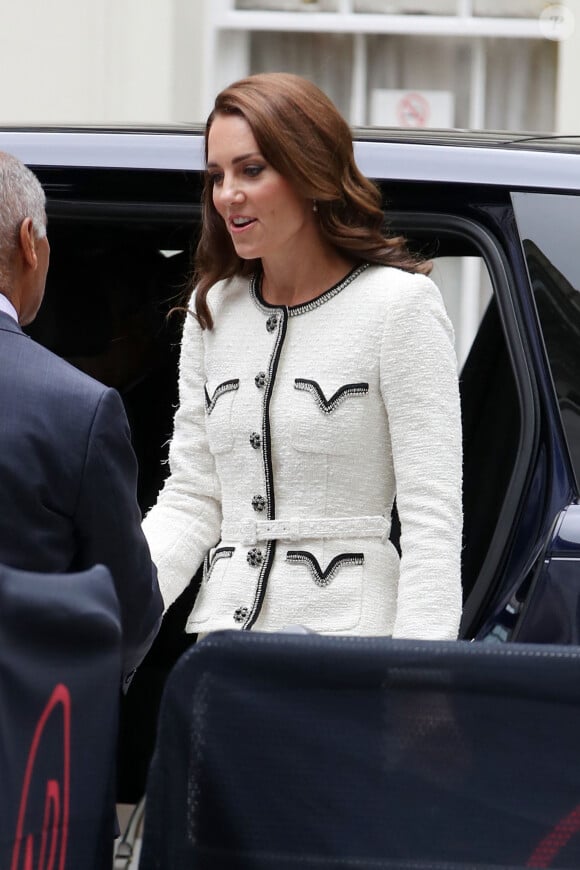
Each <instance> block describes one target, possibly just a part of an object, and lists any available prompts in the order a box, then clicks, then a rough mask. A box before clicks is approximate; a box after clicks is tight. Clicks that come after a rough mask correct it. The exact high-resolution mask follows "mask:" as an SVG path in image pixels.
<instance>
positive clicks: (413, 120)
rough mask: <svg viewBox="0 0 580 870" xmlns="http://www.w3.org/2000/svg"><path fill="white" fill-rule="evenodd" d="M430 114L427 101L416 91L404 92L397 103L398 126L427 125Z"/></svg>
mask: <svg viewBox="0 0 580 870" xmlns="http://www.w3.org/2000/svg"><path fill="white" fill-rule="evenodd" d="M430 114H431V111H430V107H429V101H428V100H427V99H426V98H425V97H424V96H423V95H422V94H419V93H417V92H416V91H415V92H412V93H410V94H405V96H404V97H401V99H400V100H399V103H398V105H397V121H398V124H399V126H400V127H427V126H428V124H429V115H430Z"/></svg>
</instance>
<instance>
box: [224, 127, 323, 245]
mask: <svg viewBox="0 0 580 870" xmlns="http://www.w3.org/2000/svg"><path fill="white" fill-rule="evenodd" d="M207 170H208V173H209V176H210V178H211V180H212V189H213V203H214V206H215V208H216V210H217V212H218V214H219V215H220V216H221V217H222V218H223V220H224V222H225V225H226V227H227V229H228V232H229V234H230V236H231V239H232V242H233V244H234V247H235V249H236V253H237V254H238V256H240V257H242V258H243V259H245V260H252V259H257V258H261V259H262V260H268V259H272V258H273V259H276V258H287V257H292V256H298V253H297V252H298V251H299V250H300V249H301V247H302V249H303V244H304V242H305V240H306V237H307V236H310V235H312V234H317V232H318V231H317V228H316V225H315V222H314V220H313V213H312V203H311V202H310V201H309V200H306V199H304V197H302V196H300V195H299V194H297V193H296V191H295V190H294V188H293V187H292V185H291V184H290V183H289V182H288V181H287V180H286V179H285V178H284V177H283V176H282V175H280V173H279V172H277V171H276V170H275V169H273V168H272V166H270V164H269V163H268V162H267V161H266V160H265V159H264V157H263V156H262V154H261V153H260V150H259V148H258V145H257V143H256V140H255V138H254V134H253V133H252V130H251V128H250V125H249V124H248V122H247V121H246V120H245V118H242V117H241V116H240V115H219V114H218V115H217V116H216V117H215V119H214V121H213V123H212V125H211V128H210V131H209V136H208V162H207Z"/></svg>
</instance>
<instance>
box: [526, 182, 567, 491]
mask: <svg viewBox="0 0 580 870" xmlns="http://www.w3.org/2000/svg"><path fill="white" fill-rule="evenodd" d="M512 199H513V204H514V211H515V215H516V221H517V225H518V229H519V233H520V237H521V239H522V248H523V252H524V255H525V258H526V263H527V267H528V271H529V275H530V280H531V284H532V288H533V292H534V298H535V302H536V307H537V311H538V316H539V319H540V324H541V327H542V335H543V338H544V343H545V348H546V354H547V358H548V362H549V365H550V370H551V374H552V378H553V380H554V386H555V389H556V395H557V397H558V403H559V406H560V412H561V415H562V423H563V426H564V431H565V434H566V437H567V440H568V448H569V451H570V458H571V460H572V464H573V467H574V471H575V474H576V479H577V480H579V479H580V292H579V291H580V259H579V257H578V243H579V237H580V197H579V196H567V195H561V194H535V193H515V194H513V197H512Z"/></svg>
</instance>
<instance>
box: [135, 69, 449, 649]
mask: <svg viewBox="0 0 580 870" xmlns="http://www.w3.org/2000/svg"><path fill="white" fill-rule="evenodd" d="M205 142H206V161H207V179H206V187H205V192H204V202H203V227H202V234H201V239H200V242H199V246H198V250H197V256H196V268H195V275H194V282H193V284H194V290H193V292H192V295H191V299H190V303H189V314H188V315H187V316H186V319H185V324H184V330H183V338H182V346H181V359H180V371H179V391H180V400H179V408H178V410H177V412H176V415H175V424H174V434H173V438H172V442H171V448H170V458H169V461H170V469H171V474H170V476H169V478H168V479H167V481H166V483H165V486H164V488H163V490H162V492H161V494H160V496H159V499H158V502H157V504H156V506H155V507H154V508H153V509H152V510H151V511H150V513H149V514H148V516H147V517H146V519H145V521H144V528H145V532H146V535H147V538H148V540H149V544H150V547H151V551H152V555H153V559H154V561H155V562H156V564H157V568H158V572H159V579H160V585H161V588H162V592H163V596H164V600H165V605H166V607H167V606H168V605H169V604H171V602H172V601H174V600H175V599H176V598H177V596H178V595H179V594H180V593H181V591H182V590H183V589H184V588H185V587H186V586H187V584H188V583H189V581H190V579H191V577H192V576H193V574H194V573H195V572H196V571H197V570H198V568H199V567H200V565H201V564H202V563H203V565H204V569H203V579H202V582H201V586H200V589H199V592H198V594H197V598H196V601H195V605H194V607H193V610H192V612H191V615H190V616H189V619H188V622H187V627H186V631H188V632H193V633H199V632H201V633H205V632H208V631H214V630H217V629H224V628H239V629H243V630H248V629H256V630H266V631H275V630H279V629H282V628H284V627H285V626H288V625H296V624H299V625H303V626H306V627H308V628H310V629H311V630H314V631H316V632H320V633H327V634H364V635H373V634H377V635H393V636H396V637H413V638H426V639H445V638H454V637H456V636H457V631H458V626H459V618H460V613H461V583H460V547H461V525H462V509H461V430H460V411H459V398H458V385H457V369H456V360H455V355H454V351H453V334H452V328H451V325H450V323H449V320H448V318H447V315H446V313H445V309H444V306H443V302H442V300H441V296H440V293H439V291H438V289H437V288H436V287H435V285H434V284H433V282H432V281H431V280H430V279H429V278H427V277H426V273H427V272H428V266H427V265H426V264H424V263H421V262H420V261H418V260H416V259H415V258H413V257H412V256H411V254H410V253H409V252H408V251H407V249H406V247H405V244H404V241H403V239H401V238H389V237H387V236H386V235H385V234H384V232H383V229H382V226H383V212H382V210H381V206H380V195H379V192H378V190H377V189H376V188H375V186H374V185H373V184H372V183H371V182H370V181H369V180H368V179H366V178H365V177H364V176H362V174H361V173H360V171H359V170H358V168H357V167H356V165H355V162H354V156H353V146H352V138H351V134H350V130H349V128H348V125H347V124H346V122H345V120H344V119H343V118H342V117H341V115H340V114H339V112H338V111H337V110H336V108H335V107H334V105H333V104H332V103H331V101H330V100H329V99H328V98H327V97H326V96H325V95H324V94H323V93H322V92H321V91H320V90H319V89H318V88H317V87H316V86H315V85H313V84H311V83H310V82H308V81H307V80H305V79H302V78H299V77H297V76H294V75H289V74H282V73H273V74H262V75H256V76H250V77H249V78H246V79H243V80H241V81H238V82H236V83H234V84H232V85H231V86H230V87H228V88H226V89H225V90H224V91H222V92H221V93H220V94H219V95H218V97H217V98H216V101H215V106H214V109H213V111H212V113H211V114H210V116H209V119H208V122H207V127H206V136H205ZM395 496H396V498H397V507H398V512H399V516H400V521H401V529H402V534H401V542H400V543H401V550H402V554H401V557H399V554H398V553H397V551H396V550H395V548H394V547H393V545H392V544H391V542H390V540H389V533H390V517H391V510H392V507H393V502H394V499H395Z"/></svg>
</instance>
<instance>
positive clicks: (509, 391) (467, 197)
mask: <svg viewBox="0 0 580 870" xmlns="http://www.w3.org/2000/svg"><path fill="white" fill-rule="evenodd" d="M355 144H356V155H357V161H358V163H359V166H360V167H361V169H362V171H363V172H364V173H365V174H366V175H368V176H369V177H371V178H373V179H375V180H376V182H377V183H378V184H379V185H380V187H381V190H382V192H383V196H384V201H385V214H386V219H387V222H388V225H389V227H390V229H391V230H392V231H393V232H396V233H399V232H400V233H403V234H404V235H405V236H407V237H408V239H409V241H410V244H411V246H412V247H413V248H414V249H417V250H419V251H420V252H421V253H422V254H424V255H425V256H428V257H431V258H433V259H434V262H435V263H437V262H439V261H440V259H441V258H444V261H445V262H446V263H448V264H449V263H451V264H452V265H453V263H454V262H456V261H458V258H465V257H467V258H470V260H469V262H471V263H475V264H476V267H477V269H480V270H483V272H484V273H485V280H486V281H487V283H488V285H489V290H488V294H487V298H486V304H485V307H484V309H483V310H482V311H481V317H480V318H478V322H477V324H476V329H475V330H474V332H475V335H474V339H473V341H472V342H471V346H470V349H469V352H468V353H466V355H465V359H464V361H463V364H462V368H461V378H460V384H461V398H462V409H463V427H464V452H465V464H464V503H465V541H464V559H463V583H464V592H465V596H464V597H465V608H464V617H463V623H462V630H461V633H462V637H463V638H466V639H477V640H481V641H486V642H494V641H496V642H501V641H507V640H512V641H518V640H519V641H537V642H550V643H565V644H571V643H572V644H575V643H577V642H578V638H579V636H580V508H579V506H578V503H577V502H578V486H577V475H578V473H580V416H579V415H580V352H579V345H578V339H579V338H580V294H579V292H578V290H579V289H580V260H579V258H578V248H579V247H580V143H575V142H574V141H564V140H562V139H555V138H551V137H546V138H544V139H542V138H537V137H535V138H528V137H523V136H521V135H519V136H517V137H516V136H514V137H510V136H509V135H507V134H505V135H503V134H502V135H495V134H493V135H492V134H479V135H478V134H467V133H465V134H463V133H459V132H453V133H452V132H441V133H435V132H408V131H406V132H404V133H403V132H402V131H396V130H372V131H371V130H365V131H356V133H355ZM0 148H2V149H4V150H6V151H9V152H11V153H14V154H16V155H17V156H19V157H20V158H21V159H23V160H24V161H25V162H26V163H28V164H29V165H30V166H31V167H32V168H33V169H34V170H35V172H36V173H37V174H38V176H39V178H40V179H41V181H42V183H43V185H44V187H45V190H46V193H47V197H48V215H49V237H50V241H51V246H52V265H51V270H50V273H49V280H48V285H47V293H46V299H45V303H44V305H43V307H42V309H41V312H40V314H39V316H38V318H37V320H36V322H35V323H34V324H33V325H32V326H31V327H30V333H31V334H32V335H33V337H34V338H36V339H37V340H39V341H41V342H42V343H44V344H46V345H47V346H48V347H50V348H52V349H53V350H54V351H55V352H56V353H59V354H60V355H62V356H64V357H66V358H68V359H70V360H71V361H73V362H74V363H75V364H76V365H79V366H80V367H81V368H84V369H85V370H86V371H88V372H89V373H91V374H93V375H95V376H96V377H98V378H100V379H101V380H103V381H104V382H106V383H109V384H111V385H113V386H116V387H117V388H118V389H119V391H120V392H121V394H122V396H123V398H124V401H125V404H126V407H127V411H128V414H129V418H130V422H131V425H132V429H133V437H134V444H135V449H136V452H137V455H138V459H139V462H140V469H141V477H140V492H139V495H140V500H141V507H142V509H143V511H146V510H147V508H148V507H149V506H150V505H151V504H152V503H153V501H154V500H155V497H156V494H157V491H158V489H159V486H160V485H161V482H162V480H163V476H164V474H165V466H164V465H163V464H162V460H163V459H164V458H165V456H166V449H167V440H168V438H170V435H171V429H172V416H173V410H174V407H175V401H176V366H177V352H178V343H179V332H180V319H179V316H175V315H169V316H168V313H169V312H170V311H171V310H172V309H173V308H174V307H175V306H179V305H180V304H181V303H182V302H183V293H184V291H185V290H186V287H187V277H188V273H189V268H190V260H191V252H192V249H193V247H194V245H195V240H196V237H197V232H198V228H199V221H200V195H201V188H202V183H203V144H202V132H201V129H191V130H186V129H175V130H148V131H138V130H117V131H114V130H108V131H107V130H95V129H93V130H88V129H77V130H72V129H70V130H64V129H60V130H39V129H38V130H15V129H12V130H7V129H5V130H3V131H0ZM441 262H443V260H441ZM462 262H464V261H463V260H462ZM465 262H467V261H465ZM436 280H437V278H436ZM438 283H439V282H438ZM442 289H444V288H442ZM460 291H461V288H460Z"/></svg>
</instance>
